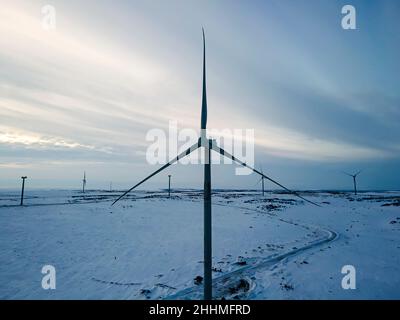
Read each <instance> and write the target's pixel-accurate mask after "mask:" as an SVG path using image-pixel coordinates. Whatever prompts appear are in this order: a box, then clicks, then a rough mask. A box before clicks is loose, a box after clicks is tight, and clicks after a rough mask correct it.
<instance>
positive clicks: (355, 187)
mask: <svg viewBox="0 0 400 320" xmlns="http://www.w3.org/2000/svg"><path fill="white" fill-rule="evenodd" d="M356 177H357V175H354V176H353V183H354V194H355V195H357V182H356Z"/></svg>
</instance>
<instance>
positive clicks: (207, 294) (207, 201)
mask: <svg viewBox="0 0 400 320" xmlns="http://www.w3.org/2000/svg"><path fill="white" fill-rule="evenodd" d="M200 128H201V135H200V138H199V140H198V141H197V142H196V143H195V144H194V145H193V146H191V147H190V148H189V149H187V150H186V151H184V152H182V153H181V154H179V155H177V156H176V157H175V158H173V159H171V160H170V161H169V162H168V163H166V164H165V165H163V166H162V167H161V168H159V169H158V170H156V171H155V172H153V173H152V174H150V175H149V176H147V177H146V178H144V179H143V180H142V181H140V182H139V183H137V184H136V185H134V186H133V187H132V188H130V189H129V190H127V191H125V192H124V193H123V194H122V195H121V196H119V197H118V198H117V199H116V200H115V201H114V202H113V203H112V205H114V204H115V203H116V202H118V201H119V200H120V199H121V198H123V197H124V196H125V195H126V194H128V193H129V192H131V191H132V190H133V189H135V188H137V187H138V186H140V185H141V184H142V183H144V182H146V181H147V180H149V179H150V178H151V177H153V176H155V175H156V174H158V173H160V172H161V171H163V170H164V169H166V168H168V167H169V166H170V165H172V164H174V163H175V162H178V161H179V160H180V159H182V158H184V157H185V156H188V155H189V154H191V153H192V152H193V151H195V150H197V149H198V148H201V147H202V148H204V149H205V152H204V156H205V159H204V160H205V161H204V299H205V300H211V299H212V238H211V150H212V151H215V152H217V153H219V154H221V155H223V156H225V157H227V158H229V159H231V160H233V161H234V162H236V163H238V164H239V165H241V166H244V167H247V168H249V169H250V170H252V171H253V172H255V173H257V174H259V175H260V176H262V177H264V178H265V179H267V180H269V181H271V182H272V183H274V184H276V185H278V186H279V187H281V188H282V189H284V190H286V191H287V192H289V193H291V194H293V195H295V196H297V197H299V198H301V199H302V200H304V201H306V202H309V203H311V204H313V205H316V206H319V205H318V204H316V203H315V202H312V201H310V200H307V199H306V198H304V197H302V196H301V195H299V194H298V193H297V192H295V191H292V190H290V189H288V188H286V187H285V186H283V185H282V184H280V183H279V182H277V181H275V180H273V179H272V178H270V177H268V176H266V175H264V173H262V172H260V171H258V170H256V169H254V168H252V167H250V166H248V165H247V164H246V163H244V162H242V161H240V160H239V159H237V158H236V157H234V156H233V155H231V154H229V153H228V152H226V151H225V150H224V149H222V148H220V147H218V146H217V143H216V141H215V140H212V139H209V138H207V94H206V42H205V35H204V29H203V94H202V106H201V126H200Z"/></svg>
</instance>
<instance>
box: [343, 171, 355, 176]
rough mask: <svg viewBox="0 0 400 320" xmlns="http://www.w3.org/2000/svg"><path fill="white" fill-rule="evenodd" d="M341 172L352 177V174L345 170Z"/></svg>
mask: <svg viewBox="0 0 400 320" xmlns="http://www.w3.org/2000/svg"><path fill="white" fill-rule="evenodd" d="M342 173H343V174H345V175H348V176H349V177H352V176H353V175H352V174H350V173H347V172H344V171H342Z"/></svg>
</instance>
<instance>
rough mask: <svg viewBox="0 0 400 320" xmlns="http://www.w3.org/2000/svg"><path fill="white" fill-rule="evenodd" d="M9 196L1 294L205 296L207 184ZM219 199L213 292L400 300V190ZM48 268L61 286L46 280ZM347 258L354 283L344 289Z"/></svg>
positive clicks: (4, 194)
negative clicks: (169, 190) (48, 286)
mask: <svg viewBox="0 0 400 320" xmlns="http://www.w3.org/2000/svg"><path fill="white" fill-rule="evenodd" d="M118 194H119V193H117V192H107V191H89V192H87V193H85V195H83V194H82V193H81V192H78V191H67V190H64V191H63V190H43V191H27V193H26V199H25V206H23V207H20V206H18V204H19V192H17V191H0V298H1V299H193V298H201V289H202V286H201V284H200V285H198V284H197V285H196V284H195V281H194V278H196V277H197V276H202V274H203V270H202V267H203V266H202V254H203V233H202V232H203V204H202V195H201V193H199V192H197V191H191V190H181V191H176V192H175V193H173V195H172V198H170V199H168V198H167V197H166V194H165V193H164V192H145V191H140V192H136V193H133V194H132V195H130V196H129V197H128V198H127V199H125V200H123V201H121V202H119V203H118V204H116V205H115V206H113V207H111V200H114V199H115V198H116V196H117V195H118ZM303 195H304V196H305V197H309V198H310V200H313V201H316V202H318V203H320V204H321V206H322V207H316V206H312V205H310V204H307V203H304V202H303V201H301V200H300V201H299V200H297V199H296V198H294V197H293V196H291V195H285V194H281V193H276V192H274V193H267V194H266V196H265V197H262V196H261V195H260V194H259V193H258V192H255V191H226V190H225V191H224V190H220V191H216V192H214V194H213V267H214V272H213V276H214V296H215V298H217V299H221V298H222V297H224V298H228V299H232V298H238V299H400V207H399V203H400V192H385V193H372V192H370V193H360V194H359V195H357V196H354V195H352V194H350V193H333V192H332V193H327V192H308V193H303ZM44 265H53V266H54V267H55V268H56V289H55V290H44V289H42V286H41V281H42V277H43V274H42V273H41V269H42V267H43V266H44ZM344 265H353V266H354V267H355V268H356V289H355V290H351V289H350V290H344V289H342V286H341V282H342V278H343V277H344V275H343V274H342V273H341V269H342V267H343V266H344Z"/></svg>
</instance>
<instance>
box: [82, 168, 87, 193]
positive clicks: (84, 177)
mask: <svg viewBox="0 0 400 320" xmlns="http://www.w3.org/2000/svg"><path fill="white" fill-rule="evenodd" d="M85 187H86V171H84V172H83V180H82V192H83V193H85Z"/></svg>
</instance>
